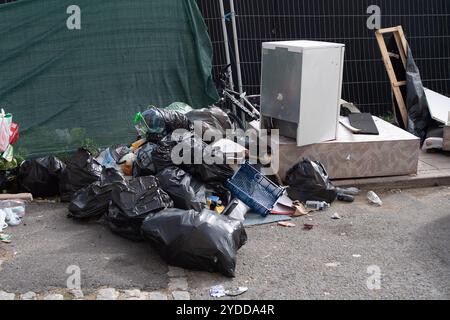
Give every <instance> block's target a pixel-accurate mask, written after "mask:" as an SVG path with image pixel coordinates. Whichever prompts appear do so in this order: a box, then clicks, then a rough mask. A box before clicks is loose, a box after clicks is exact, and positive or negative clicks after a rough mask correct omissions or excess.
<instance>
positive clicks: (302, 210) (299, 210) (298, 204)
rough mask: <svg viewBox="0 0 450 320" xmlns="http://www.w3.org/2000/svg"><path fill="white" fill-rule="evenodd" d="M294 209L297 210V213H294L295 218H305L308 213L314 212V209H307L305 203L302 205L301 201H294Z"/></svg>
mask: <svg viewBox="0 0 450 320" xmlns="http://www.w3.org/2000/svg"><path fill="white" fill-rule="evenodd" d="M292 207H293V208H294V209H295V213H294V215H293V216H294V217H301V216H305V215H307V214H308V213H310V212H312V211H313V210H312V209H308V208H306V207H305V205H304V204H303V203H301V202H300V201H294V202H293V203H292Z"/></svg>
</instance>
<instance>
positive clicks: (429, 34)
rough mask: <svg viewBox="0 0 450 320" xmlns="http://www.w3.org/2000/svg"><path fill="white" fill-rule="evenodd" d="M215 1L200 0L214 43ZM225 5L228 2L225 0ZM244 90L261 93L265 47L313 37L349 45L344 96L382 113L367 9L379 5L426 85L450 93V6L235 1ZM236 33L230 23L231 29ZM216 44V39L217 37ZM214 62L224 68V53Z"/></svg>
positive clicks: (361, 0) (400, 1)
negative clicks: (403, 35) (408, 47)
mask: <svg viewBox="0 0 450 320" xmlns="http://www.w3.org/2000/svg"><path fill="white" fill-rule="evenodd" d="M214 2H216V1H215V0H198V3H199V5H200V8H201V10H202V11H203V14H204V16H205V19H206V22H207V24H208V26H209V27H210V30H212V32H211V38H212V39H213V41H214V42H216V41H219V40H220V39H222V40H223V37H222V38H220V37H217V36H216V34H217V32H216V31H214V30H215V29H214V28H216V25H214V23H213V22H214V20H212V16H211V15H213V14H214V12H213V10H211V9H208V7H207V6H213V3H214ZM225 2H228V1H227V0H226V1H225ZM234 2H235V8H236V20H237V23H238V38H239V42H238V43H239V49H240V53H241V69H242V76H243V82H244V90H245V91H247V92H249V93H252V94H255V93H259V85H260V63H261V43H262V42H264V41H282V40H292V39H309V40H319V41H330V42H340V43H344V44H345V45H346V62H345V71H344V85H343V98H344V99H347V100H349V101H352V102H355V103H356V104H357V105H358V106H360V107H361V109H362V110H364V111H368V112H372V113H373V114H377V115H385V114H387V113H388V112H389V111H391V109H392V96H391V89H390V84H389V80H388V77H387V75H386V71H385V69H384V66H383V62H382V60H381V55H380V52H379V49H378V45H377V43H376V40H375V35H374V31H373V30H369V29H368V28H367V19H368V17H369V14H367V8H368V7H369V6H370V5H378V6H379V7H380V8H381V13H382V27H390V26H395V25H403V27H404V29H405V31H406V36H407V37H408V40H409V43H410V45H411V47H412V50H413V53H414V56H415V59H416V62H417V64H418V66H419V68H420V70H421V73H422V77H423V80H424V84H425V86H427V87H429V88H430V89H432V90H435V91H438V92H441V93H443V94H446V95H448V96H450V41H449V40H450V1H448V0H428V1H423V0H395V1H392V0H235V1H234ZM230 28H231V26H230ZM217 39H219V40H217ZM215 48H216V49H217V50H219V51H216V55H218V58H217V57H216V64H221V63H222V64H223V60H222V59H221V56H222V55H223V53H220V50H222V51H223V47H222V46H217V47H215Z"/></svg>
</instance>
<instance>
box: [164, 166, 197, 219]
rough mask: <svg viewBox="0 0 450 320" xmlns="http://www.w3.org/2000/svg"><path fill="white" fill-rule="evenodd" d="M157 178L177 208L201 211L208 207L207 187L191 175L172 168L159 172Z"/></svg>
mask: <svg viewBox="0 0 450 320" xmlns="http://www.w3.org/2000/svg"><path fill="white" fill-rule="evenodd" d="M156 177H157V178H158V181H159V183H160V185H161V188H162V189H163V190H164V191H166V192H167V193H168V194H169V196H170V197H171V198H172V200H173V202H174V205H175V207H176V208H179V209H186V210H190V209H193V210H195V211H201V210H202V209H204V208H205V207H206V196H205V186H204V185H203V184H202V183H201V182H199V181H197V180H196V179H195V178H194V177H192V176H191V175H190V174H189V173H187V172H185V171H184V170H182V169H180V168H177V167H170V168H166V169H164V170H163V171H161V172H159V173H158V174H157V175H156Z"/></svg>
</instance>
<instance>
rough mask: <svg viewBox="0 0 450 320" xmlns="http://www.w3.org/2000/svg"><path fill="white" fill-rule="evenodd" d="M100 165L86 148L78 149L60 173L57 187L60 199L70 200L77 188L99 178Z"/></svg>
mask: <svg viewBox="0 0 450 320" xmlns="http://www.w3.org/2000/svg"><path fill="white" fill-rule="evenodd" d="M101 174H102V166H101V165H100V164H99V163H98V162H97V161H96V160H95V159H94V157H92V155H91V153H90V152H89V151H88V150H86V149H83V148H81V149H79V150H78V151H77V152H76V153H75V154H74V155H73V156H72V157H71V158H70V159H69V161H68V162H67V166H66V169H65V170H64V171H63V172H62V174H61V179H60V181H59V189H60V193H61V201H63V202H70V201H71V200H72V196H73V195H74V193H75V192H77V191H78V190H80V189H82V188H84V187H87V186H88V185H90V184H91V183H93V182H96V181H98V180H100V175H101Z"/></svg>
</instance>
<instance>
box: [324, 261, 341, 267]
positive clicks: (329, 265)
mask: <svg viewBox="0 0 450 320" xmlns="http://www.w3.org/2000/svg"><path fill="white" fill-rule="evenodd" d="M340 265H341V263H340V262H329V263H325V266H327V267H330V268H336V267H339V266H340Z"/></svg>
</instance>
